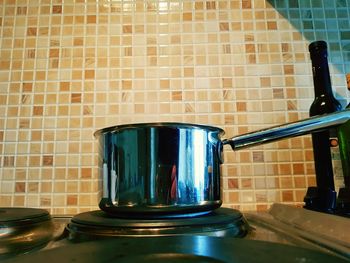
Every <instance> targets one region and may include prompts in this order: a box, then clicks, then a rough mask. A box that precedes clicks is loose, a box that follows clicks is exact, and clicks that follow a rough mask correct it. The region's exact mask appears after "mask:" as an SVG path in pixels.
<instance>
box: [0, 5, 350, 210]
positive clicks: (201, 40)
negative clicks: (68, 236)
mask: <svg viewBox="0 0 350 263" xmlns="http://www.w3.org/2000/svg"><path fill="white" fill-rule="evenodd" d="M349 9H350V3H349V1H345V0H337V1H321V0H315V1H296V0H295V1H293V0H289V1H282V0H279V1H277V0H276V1H262V0H233V1H176V0H174V1H172V0H169V1H134V0H131V1H127V0H125V1H117V0H101V1H92V0H76V1H66V0H64V1H63V0H52V1H50V0H41V1H30V0H18V1H15V0H0V34H1V39H0V47H1V50H0V164H1V168H0V206H20V207H22V206H25V207H42V208H45V209H48V210H49V211H50V212H51V213H54V214H76V213H78V212H82V211H87V210H92V209H96V208H97V204H98V197H97V192H98V180H99V177H98V174H97V145H96V141H95V139H94V138H93V132H94V131H95V130H96V129H99V128H102V127H106V126H110V125H116V124H123V123H134V122H149V121H152V122H153V121H177V122H191V123H199V124H209V125H215V126H219V127H221V128H223V129H224V130H225V131H226V134H227V136H233V135H238V134H242V133H246V132H248V131H253V130H256V129H260V128H265V127H269V126H272V125H276V124H281V123H285V122H290V121H295V120H297V119H300V118H305V117H307V115H308V107H309V105H310V104H311V102H312V99H313V88H312V77H311V65H310V61H309V55H308V50H307V46H308V43H309V42H310V41H314V40H317V39H324V40H326V41H327V42H329V44H330V58H329V59H330V62H331V73H332V82H333V87H334V91H335V92H336V96H337V98H338V99H340V100H341V101H342V103H343V104H345V103H346V99H347V98H348V97H349V96H348V94H347V91H346V88H345V73H347V72H350V62H349V61H350V26H349V21H350V15H349ZM224 155H225V164H224V165H223V167H222V180H221V181H222V199H223V201H224V206H227V207H234V208H238V209H241V210H244V211H246V210H263V209H267V208H268V207H269V205H271V204H272V203H273V202H284V203H289V204H295V205H301V204H302V200H303V197H304V194H305V191H306V188H307V187H308V186H309V185H313V184H314V183H315V179H314V169H313V160H312V158H313V157H312V148H311V141H310V137H309V136H302V137H298V138H294V139H288V140H283V141H280V142H276V143H271V144H267V145H264V146H258V147H253V148H251V149H247V150H242V151H236V152H233V151H231V150H230V149H229V148H225V153H224Z"/></svg>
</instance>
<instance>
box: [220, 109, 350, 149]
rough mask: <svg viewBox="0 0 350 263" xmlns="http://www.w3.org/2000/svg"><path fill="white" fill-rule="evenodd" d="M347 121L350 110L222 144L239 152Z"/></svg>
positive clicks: (261, 131)
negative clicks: (228, 145)
mask: <svg viewBox="0 0 350 263" xmlns="http://www.w3.org/2000/svg"><path fill="white" fill-rule="evenodd" d="M348 120H350V110H348V109H347V110H343V111H338V112H335V113H331V114H326V115H322V116H317V117H311V118H307V119H304V120H300V121H296V122H291V123H287V124H283V125H278V126H274V127H270V128H268V129H263V130H259V131H255V132H251V133H246V134H243V135H240V136H235V137H232V138H230V139H227V140H224V141H223V143H224V144H230V145H231V147H232V149H234V150H239V149H243V148H247V147H251V146H254V145H259V144H263V143H268V142H273V141H277V140H281V139H283V138H289V137H295V136H300V135H304V134H308V133H311V132H316V131H320V130H323V129H327V128H329V127H332V126H337V125H341V124H343V123H345V122H347V121H348Z"/></svg>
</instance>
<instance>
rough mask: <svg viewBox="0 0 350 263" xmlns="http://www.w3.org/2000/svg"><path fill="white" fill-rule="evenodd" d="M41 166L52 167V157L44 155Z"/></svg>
mask: <svg viewBox="0 0 350 263" xmlns="http://www.w3.org/2000/svg"><path fill="white" fill-rule="evenodd" d="M42 164H43V165H44V166H52V165H53V156H52V155H44V156H43V157H42Z"/></svg>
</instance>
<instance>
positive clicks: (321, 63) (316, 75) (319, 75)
mask: <svg viewBox="0 0 350 263" xmlns="http://www.w3.org/2000/svg"><path fill="white" fill-rule="evenodd" d="M310 55H311V62H312V75H313V81H314V91H315V96H316V97H320V96H325V95H326V96H331V97H333V93H332V83H331V78H330V74H329V66H328V60H327V50H320V51H318V52H312V53H310Z"/></svg>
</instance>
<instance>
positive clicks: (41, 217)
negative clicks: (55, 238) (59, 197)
mask: <svg viewBox="0 0 350 263" xmlns="http://www.w3.org/2000/svg"><path fill="white" fill-rule="evenodd" d="M0 229H1V234H0V259H2V258H6V257H8V256H11V255H16V254H22V253H25V252H28V251H31V250H35V249H38V248H41V247H42V246H44V245H46V244H47V243H48V242H49V241H50V240H51V237H52V231H53V223H52V221H51V216H50V214H49V213H48V212H47V211H46V210H43V209H36V208H17V207H5V208H0Z"/></svg>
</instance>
